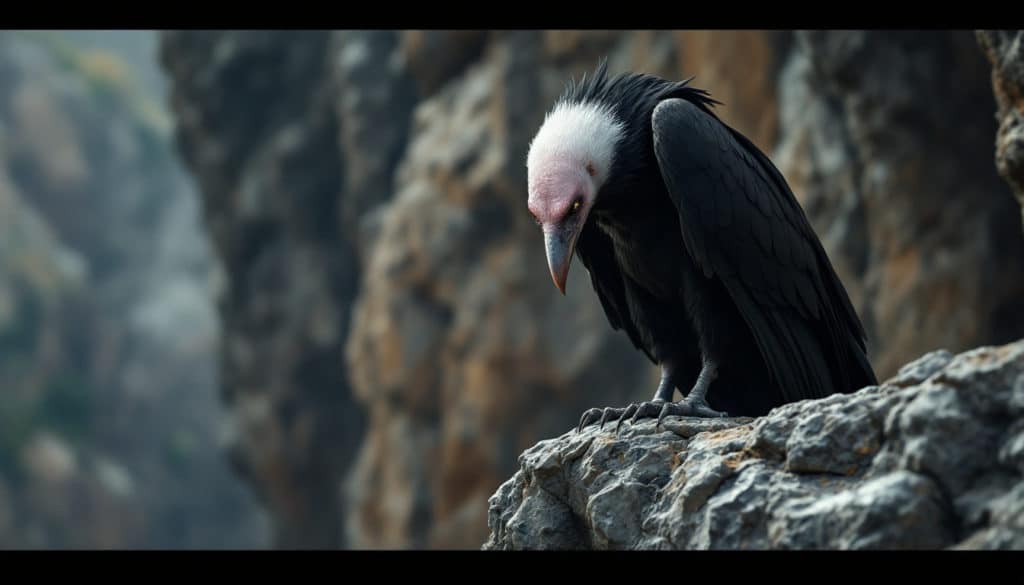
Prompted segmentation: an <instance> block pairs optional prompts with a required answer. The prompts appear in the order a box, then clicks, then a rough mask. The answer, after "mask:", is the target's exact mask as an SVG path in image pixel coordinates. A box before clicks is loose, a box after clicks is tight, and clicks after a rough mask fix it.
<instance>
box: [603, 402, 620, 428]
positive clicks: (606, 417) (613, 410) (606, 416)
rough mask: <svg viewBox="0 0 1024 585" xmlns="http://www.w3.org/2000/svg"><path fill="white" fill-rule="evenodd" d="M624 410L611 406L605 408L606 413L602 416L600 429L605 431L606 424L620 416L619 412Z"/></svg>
mask: <svg viewBox="0 0 1024 585" xmlns="http://www.w3.org/2000/svg"><path fill="white" fill-rule="evenodd" d="M622 410H623V409H621V408H612V407H611V406H609V407H607V408H605V409H604V412H603V413H602V414H601V427H600V428H601V429H604V423H606V422H608V421H610V420H612V418H613V417H614V416H615V415H617V414H619V412H620V411H622Z"/></svg>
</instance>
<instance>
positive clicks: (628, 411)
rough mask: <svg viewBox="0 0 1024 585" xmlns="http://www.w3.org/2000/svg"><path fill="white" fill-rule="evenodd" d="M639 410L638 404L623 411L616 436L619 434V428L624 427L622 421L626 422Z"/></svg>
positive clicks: (616, 429) (631, 405)
mask: <svg viewBox="0 0 1024 585" xmlns="http://www.w3.org/2000/svg"><path fill="white" fill-rule="evenodd" d="M637 410H639V407H637V405H636V404H630V405H629V406H627V407H626V410H624V411H622V416H620V417H619V422H617V423H616V424H615V434H616V435H617V434H619V428H620V427H622V421H624V420H626V418H627V417H630V416H632V415H633V413H634V412H636V411H637Z"/></svg>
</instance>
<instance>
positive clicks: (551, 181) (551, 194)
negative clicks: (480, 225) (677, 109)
mask: <svg viewBox="0 0 1024 585" xmlns="http://www.w3.org/2000/svg"><path fill="white" fill-rule="evenodd" d="M621 133H622V125H621V124H620V123H619V122H618V121H617V120H616V119H615V118H614V116H613V115H612V114H611V113H610V112H609V111H608V110H607V109H605V108H603V107H601V106H598V105H595V104H561V105H559V106H558V107H556V108H555V109H554V111H552V112H551V113H550V114H548V117H547V118H546V119H545V121H544V124H543V125H542V126H541V128H540V130H539V131H538V132H537V136H536V137H535V138H534V139H533V142H532V143H531V145H530V154H529V156H528V157H527V163H526V166H527V173H528V183H529V197H528V199H527V208H528V209H529V210H530V213H531V214H532V215H533V216H534V218H536V220H537V223H539V224H540V226H541V229H542V230H543V232H544V242H545V246H546V248H547V257H548V267H549V268H550V270H551V278H552V280H554V282H555V286H557V287H558V289H559V290H560V291H562V293H563V294H564V293H565V281H566V278H567V277H568V274H569V265H570V264H571V263H572V256H573V252H574V250H575V247H576V239H577V238H578V237H579V233H580V230H582V229H583V225H584V224H585V223H586V219H587V216H588V215H589V213H590V209H591V208H592V207H593V205H594V201H595V199H596V198H597V193H598V191H599V190H600V188H601V185H603V184H604V181H605V180H606V179H607V177H608V172H609V170H610V169H611V164H612V157H613V155H614V149H615V145H616V143H617V142H618V140H619V137H620V136H621Z"/></svg>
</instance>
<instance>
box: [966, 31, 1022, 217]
mask: <svg viewBox="0 0 1024 585" xmlns="http://www.w3.org/2000/svg"><path fill="white" fill-rule="evenodd" d="M976 34H977V39H978V43H979V44H980V45H981V47H982V49H984V51H985V55H986V56H987V57H988V59H989V62H990V63H991V64H992V90H993V92H994V93H995V97H996V102H997V105H998V111H997V113H996V118H997V119H998V120H999V132H998V134H997V135H996V168H998V169H999V174H1000V175H1002V177H1003V178H1004V179H1006V182H1007V183H1008V184H1009V185H1010V187H1011V188H1012V189H1013V192H1014V194H1016V196H1017V201H1018V202H1019V203H1020V204H1021V206H1022V209H1021V221H1022V222H1024V31H1019V30H1017V31H978V32H977V33H976Z"/></svg>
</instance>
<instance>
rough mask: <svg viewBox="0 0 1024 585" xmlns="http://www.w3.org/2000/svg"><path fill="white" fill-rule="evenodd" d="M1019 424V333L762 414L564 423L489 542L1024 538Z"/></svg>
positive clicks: (934, 543) (511, 487)
mask: <svg viewBox="0 0 1024 585" xmlns="http://www.w3.org/2000/svg"><path fill="white" fill-rule="evenodd" d="M1022 429H1024V340H1022V341H1018V342H1016V343H1013V344H1009V345H1005V346H992V347H982V348H978V349H976V350H972V351H969V352H965V353H962V354H960V355H956V356H953V355H952V354H950V353H949V352H945V351H938V352H933V353H930V354H927V355H925V356H923V357H922V358H921V359H919V360H917V361H915V362H913V363H911V364H908V365H907V366H905V367H904V368H902V369H901V370H900V372H899V375H898V376H896V377H894V378H892V379H890V380H888V381H886V382H884V383H883V384H882V385H880V386H873V387H868V388H865V389H863V390H861V391H860V392H857V393H855V394H851V395H835V396H832V397H829V398H825V399H822V400H815V401H803V402H798V403H794V404H789V405H786V406H783V407H781V408H777V409H775V410H774V411H772V412H771V413H769V414H768V415H767V416H764V417H761V418H759V419H756V420H751V419H725V420H716V421H708V420H700V419H688V418H680V417H674V418H668V419H666V420H665V422H664V428H662V429H657V428H655V423H654V422H653V421H647V422H643V423H640V424H638V425H636V426H635V427H630V428H628V429H626V430H624V432H623V433H622V434H621V435H618V436H616V435H615V434H614V433H613V432H611V430H610V429H609V430H607V431H602V430H599V429H597V428H596V427H591V428H589V429H585V430H584V431H583V432H582V433H579V434H577V433H576V432H575V431H570V432H569V433H566V434H564V435H562V436H561V437H558V438H556V439H551V440H547V441H542V442H540V443H538V444H537V445H536V446H534V447H532V448H531V449H529V450H527V451H526V452H525V453H523V454H522V455H521V456H520V458H519V463H520V471H518V472H517V473H516V474H515V476H514V477H513V478H512V479H511V480H509V481H507V482H506V483H505V484H503V485H502V486H501V488H499V489H498V491H497V493H496V494H495V495H494V496H493V497H492V498H491V499H490V511H489V525H490V527H491V537H490V540H488V542H487V543H486V544H485V546H484V548H486V549H566V548H577V549H636V548H642V549H691V548H696V549H722V548H730V549H768V548H772V549H808V548H810V549H825V548H828V549H832V548H839V549H913V548H927V549H934V548H1021V547H1022V546H1024V526H1022V524H1021V517H1022V514H1024V490H1022V489H1021V486H1022V485H1024V483H1022V479H1024V464H1022V463H1024V458H1022V453H1024V440H1022V436H1024V435H1022Z"/></svg>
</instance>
